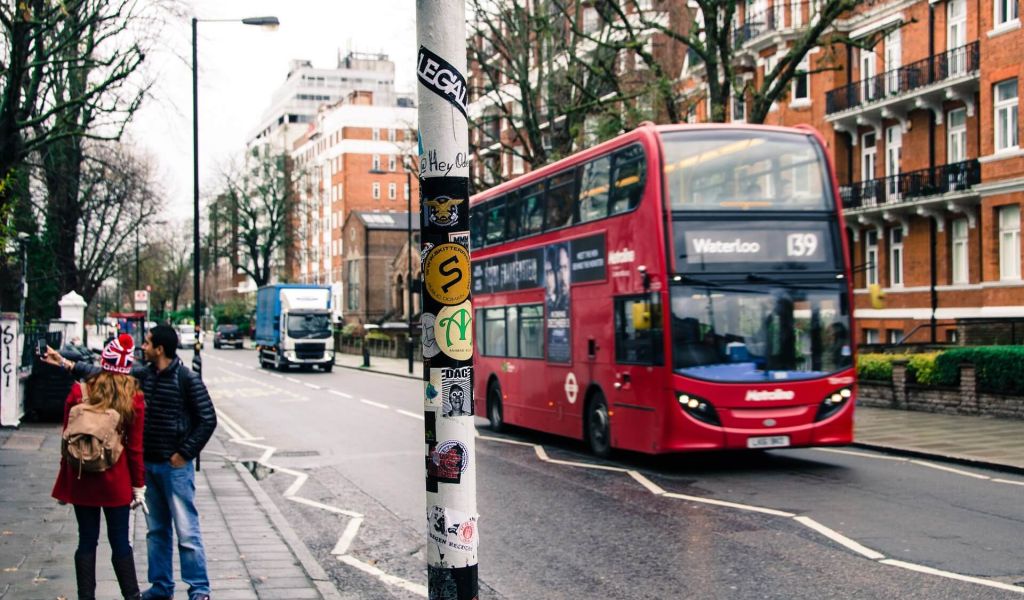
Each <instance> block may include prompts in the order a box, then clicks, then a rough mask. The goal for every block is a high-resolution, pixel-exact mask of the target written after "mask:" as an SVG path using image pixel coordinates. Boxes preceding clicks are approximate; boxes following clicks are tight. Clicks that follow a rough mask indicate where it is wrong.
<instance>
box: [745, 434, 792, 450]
mask: <svg viewBox="0 0 1024 600" xmlns="http://www.w3.org/2000/svg"><path fill="white" fill-rule="evenodd" d="M786 446H789V436H788V435H770V436H766V437H752V438H747V448H785V447H786Z"/></svg>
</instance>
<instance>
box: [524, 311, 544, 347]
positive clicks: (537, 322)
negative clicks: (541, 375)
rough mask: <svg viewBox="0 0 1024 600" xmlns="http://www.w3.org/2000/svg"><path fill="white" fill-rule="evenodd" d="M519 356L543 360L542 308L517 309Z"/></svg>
mask: <svg viewBox="0 0 1024 600" xmlns="http://www.w3.org/2000/svg"><path fill="white" fill-rule="evenodd" d="M519 356H521V357H522V358H544V306H543V305H542V304H530V305H525V306H520V307H519Z"/></svg>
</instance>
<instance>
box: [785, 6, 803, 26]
mask: <svg viewBox="0 0 1024 600" xmlns="http://www.w3.org/2000/svg"><path fill="white" fill-rule="evenodd" d="M789 14H790V17H789V26H790V28H794V29H795V28H797V27H802V26H803V24H804V0H791V2H790V3H789Z"/></svg>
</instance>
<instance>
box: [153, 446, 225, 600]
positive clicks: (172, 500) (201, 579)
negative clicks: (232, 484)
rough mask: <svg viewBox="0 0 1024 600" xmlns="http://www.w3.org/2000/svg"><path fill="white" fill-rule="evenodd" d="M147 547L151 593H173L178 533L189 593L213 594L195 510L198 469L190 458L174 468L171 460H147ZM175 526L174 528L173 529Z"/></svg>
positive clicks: (161, 594)
mask: <svg viewBox="0 0 1024 600" xmlns="http://www.w3.org/2000/svg"><path fill="white" fill-rule="evenodd" d="M146 504H147V506H148V507H149V515H148V516H147V517H146V522H147V523H148V525H149V533H147V534H146V547H147V549H148V551H149V582H150V583H151V584H152V585H153V587H152V589H151V593H152V594H154V595H157V596H168V597H170V596H173V595H174V539H173V537H172V531H173V533H174V534H176V535H177V536H178V558H179V559H180V560H181V579H182V580H183V581H184V582H185V583H187V584H188V586H189V587H188V595H189V597H190V598H191V597H193V596H196V595H199V594H209V593H210V578H209V576H207V574H206V550H205V549H204V548H203V537H202V534H201V533H200V531H199V512H198V511H197V510H196V471H195V465H194V464H193V463H192V461H189V462H188V464H186V465H185V466H183V467H180V468H178V469H175V468H174V467H172V466H171V463H169V462H165V463H151V462H147V463H146ZM172 527H173V530H172Z"/></svg>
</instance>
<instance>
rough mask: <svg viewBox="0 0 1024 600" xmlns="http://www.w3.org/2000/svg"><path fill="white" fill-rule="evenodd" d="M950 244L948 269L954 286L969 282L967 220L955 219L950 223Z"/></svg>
mask: <svg viewBox="0 0 1024 600" xmlns="http://www.w3.org/2000/svg"><path fill="white" fill-rule="evenodd" d="M949 235H950V239H951V240H952V242H951V247H950V251H949V253H950V257H949V263H950V265H949V268H950V271H951V275H952V279H953V283H954V284H962V283H968V282H969V281H970V263H969V262H968V261H969V259H970V253H969V245H968V244H969V241H968V227H967V219H956V220H954V221H953V222H952V223H950V227H949Z"/></svg>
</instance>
